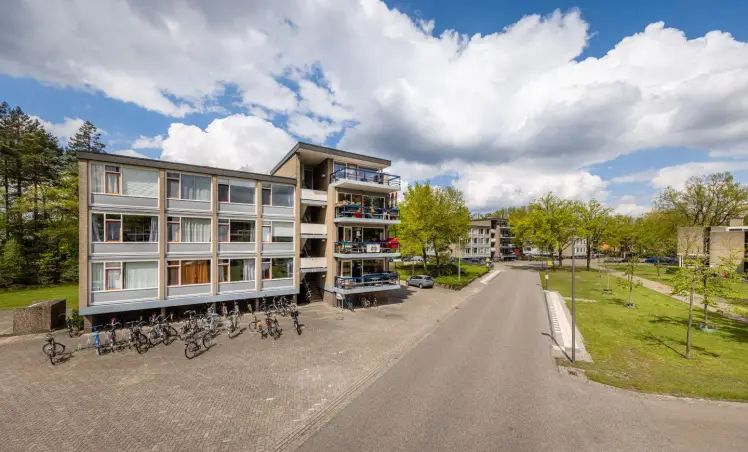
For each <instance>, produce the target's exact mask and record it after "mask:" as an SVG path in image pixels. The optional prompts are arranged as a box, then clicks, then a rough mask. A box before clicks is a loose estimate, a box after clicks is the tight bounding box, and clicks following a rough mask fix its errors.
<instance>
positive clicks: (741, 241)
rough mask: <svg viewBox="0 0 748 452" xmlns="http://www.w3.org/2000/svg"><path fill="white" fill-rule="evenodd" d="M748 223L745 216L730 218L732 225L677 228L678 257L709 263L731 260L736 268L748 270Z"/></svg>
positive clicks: (716, 263)
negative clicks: (747, 251)
mask: <svg viewBox="0 0 748 452" xmlns="http://www.w3.org/2000/svg"><path fill="white" fill-rule="evenodd" d="M747 245H748V226H745V225H744V222H743V219H742V218H734V219H731V220H730V223H729V226H707V227H700V226H696V227H680V228H678V260H679V263H680V265H683V261H684V260H685V259H707V260H708V262H709V265H711V266H715V265H722V264H725V263H728V262H729V263H730V264H731V265H734V266H735V270H736V271H738V272H740V273H744V272H745V271H746V259H748V256H746V249H748V246H747Z"/></svg>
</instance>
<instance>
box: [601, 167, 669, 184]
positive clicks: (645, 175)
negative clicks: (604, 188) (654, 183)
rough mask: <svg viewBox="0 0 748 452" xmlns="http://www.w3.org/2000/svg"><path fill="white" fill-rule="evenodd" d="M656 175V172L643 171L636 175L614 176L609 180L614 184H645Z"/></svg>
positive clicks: (652, 170) (653, 170)
mask: <svg viewBox="0 0 748 452" xmlns="http://www.w3.org/2000/svg"><path fill="white" fill-rule="evenodd" d="M656 175H657V170H655V169H651V170H645V171H638V172H636V173H630V174H625V175H623V176H616V177H614V178H613V179H611V180H610V182H611V183H614V184H625V183H630V182H647V181H651V180H652V178H653V177H655V176H656Z"/></svg>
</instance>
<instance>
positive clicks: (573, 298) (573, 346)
mask: <svg viewBox="0 0 748 452" xmlns="http://www.w3.org/2000/svg"><path fill="white" fill-rule="evenodd" d="M575 249H576V238H575V237H574V235H572V236H571V362H572V363H574V362H576V360H577V300H576V291H575V287H574V276H575V273H576V270H577V261H576V259H575V254H576V253H575V252H574V251H575Z"/></svg>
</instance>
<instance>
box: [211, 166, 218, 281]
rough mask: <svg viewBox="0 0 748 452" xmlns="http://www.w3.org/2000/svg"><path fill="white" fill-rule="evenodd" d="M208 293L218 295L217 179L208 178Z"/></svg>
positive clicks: (214, 177)
mask: <svg viewBox="0 0 748 452" xmlns="http://www.w3.org/2000/svg"><path fill="white" fill-rule="evenodd" d="M210 185H211V188H210V193H211V194H210V200H211V201H210V212H211V214H210V226H211V227H210V234H211V237H210V267H211V268H210V276H211V277H210V293H211V295H217V294H218V178H217V177H216V176H212V177H211V178H210Z"/></svg>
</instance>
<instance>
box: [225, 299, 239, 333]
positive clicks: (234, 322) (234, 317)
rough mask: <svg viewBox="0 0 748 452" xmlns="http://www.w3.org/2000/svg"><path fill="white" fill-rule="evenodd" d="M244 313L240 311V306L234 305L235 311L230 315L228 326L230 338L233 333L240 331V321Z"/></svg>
mask: <svg viewBox="0 0 748 452" xmlns="http://www.w3.org/2000/svg"><path fill="white" fill-rule="evenodd" d="M241 316H242V313H241V311H240V310H239V305H238V304H237V303H234V309H233V310H232V311H231V312H230V313H229V314H228V318H229V325H228V331H229V336H231V333H233V332H234V331H236V330H238V329H239V319H240V318H241Z"/></svg>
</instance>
